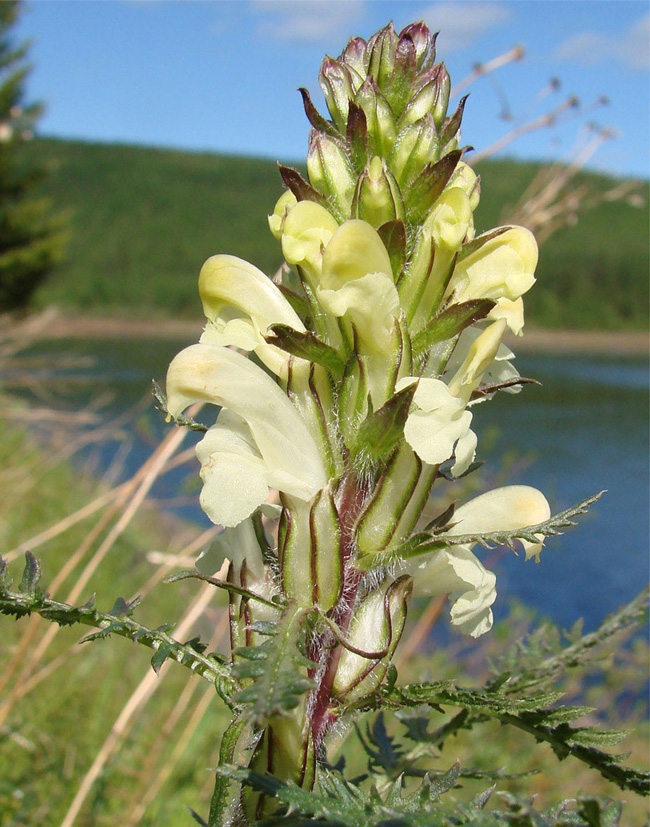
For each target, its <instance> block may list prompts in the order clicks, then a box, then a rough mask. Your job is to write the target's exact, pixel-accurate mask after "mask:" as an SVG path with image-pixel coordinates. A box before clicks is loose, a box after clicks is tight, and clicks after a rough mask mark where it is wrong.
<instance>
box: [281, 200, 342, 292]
mask: <svg viewBox="0 0 650 827" xmlns="http://www.w3.org/2000/svg"><path fill="white" fill-rule="evenodd" d="M338 226H339V225H338V223H337V222H336V220H335V219H334V217H333V216H332V215H331V214H330V213H329V212H328V211H327V210H326V209H325V207H321V205H320V204H315V203H314V202H313V201H299V202H298V203H297V204H296V206H295V207H293V209H291V210H290V211H289V213H288V214H287V217H286V218H285V220H284V222H283V224H282V254H283V255H284V257H285V259H286V260H287V262H288V263H289V264H297V265H299V266H301V267H303V268H305V271H306V273H307V276H308V278H311V279H312V280H315V279H317V278H318V276H319V275H320V271H321V264H322V251H323V248H324V247H325V246H326V245H327V244H328V243H329V240H330V239H331V238H332V235H333V234H334V233H335V232H336V230H337V229H338Z"/></svg>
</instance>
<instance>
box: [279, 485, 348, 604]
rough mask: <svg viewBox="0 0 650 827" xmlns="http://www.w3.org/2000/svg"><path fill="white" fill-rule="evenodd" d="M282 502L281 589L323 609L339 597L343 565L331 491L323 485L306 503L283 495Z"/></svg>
mask: <svg viewBox="0 0 650 827" xmlns="http://www.w3.org/2000/svg"><path fill="white" fill-rule="evenodd" d="M282 504H283V506H284V509H283V511H282V518H281V520H280V528H279V531H278V550H279V555H280V567H281V570H282V586H283V589H284V592H285V594H286V595H287V597H289V598H290V599H291V600H295V601H297V603H298V604H299V605H302V606H312V605H317V606H320V608H321V609H322V610H323V611H324V612H327V611H329V610H330V609H331V608H332V607H333V606H334V605H336V603H337V601H338V599H339V594H340V591H341V584H342V565H343V564H342V561H341V543H340V532H341V528H340V522H339V518H338V514H337V511H336V506H335V505H334V500H333V497H332V492H331V491H330V488H329V486H325V488H322V489H321V490H320V491H318V492H316V494H315V496H314V497H313V498H312V500H311V501H310V502H308V503H306V502H304V501H302V500H299V499H297V498H296V497H287V496H285V495H283V496H282Z"/></svg>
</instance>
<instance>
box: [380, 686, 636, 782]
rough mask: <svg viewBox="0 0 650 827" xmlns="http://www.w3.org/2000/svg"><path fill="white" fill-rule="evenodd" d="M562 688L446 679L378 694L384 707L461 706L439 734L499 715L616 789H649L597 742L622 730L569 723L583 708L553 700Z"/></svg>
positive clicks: (605, 742)
mask: <svg viewBox="0 0 650 827" xmlns="http://www.w3.org/2000/svg"><path fill="white" fill-rule="evenodd" d="M561 695H562V693H558V692H546V693H539V694H537V695H530V696H528V697H523V698H522V697H512V696H509V695H507V694H506V693H504V692H503V691H501V687H499V688H492V689H460V688H458V687H456V686H454V685H453V684H450V683H428V684H410V685H407V686H402V687H394V688H393V689H392V691H391V692H385V691H384V692H382V693H381V695H380V698H381V703H382V705H383V706H385V707H388V708H392V709H401V708H404V707H421V706H422V705H423V704H425V705H427V706H430V707H433V708H434V709H436V710H438V711H443V707H445V706H453V707H458V708H460V709H461V713H459V714H458V715H457V716H456V717H455V718H454V719H452V721H451V722H449V723H448V724H447V725H446V728H445V730H444V732H442V733H441V735H442V736H444V738H441V739H439V742H440V743H441V742H442V741H443V740H444V739H446V738H448V737H449V735H451V734H452V733H453V732H456V731H458V730H459V729H471V728H472V727H474V726H475V725H476V724H478V723H482V722H484V721H488V720H498V721H500V722H501V723H502V724H508V725H510V726H513V727H516V728H517V729H521V730H523V731H525V732H528V733H529V734H530V735H532V736H533V737H534V738H535V740H537V741H545V742H546V743H548V744H549V745H550V746H551V748H552V749H553V752H554V753H555V755H556V756H557V757H558V758H559V759H560V760H562V759H564V758H566V757H568V756H569V755H571V756H573V757H574V758H577V759H578V760H580V761H582V762H583V763H585V764H587V765H588V766H589V767H591V768H592V769H594V770H597V771H598V772H599V773H600V774H601V775H602V776H603V777H604V778H606V779H607V780H608V781H612V782H613V783H614V784H616V785H617V786H618V787H620V789H623V790H632V791H633V792H636V793H639V794H641V795H648V794H650V776H648V774H647V773H643V772H640V771H639V770H636V769H634V768H633V767H626V766H623V765H621V764H619V763H618V761H617V759H616V756H613V755H610V754H609V753H606V752H603V751H602V750H601V749H599V748H598V747H602V746H613V745H614V744H616V743H618V742H619V741H620V740H621V738H623V737H624V735H625V733H620V732H611V731H603V730H599V729H597V728H595V727H572V726H571V722H572V721H574V720H576V719H578V718H580V717H582V716H583V715H585V713H586V712H588V711H589V710H587V709H586V708H585V707H569V706H559V707H556V706H554V704H555V703H556V702H557V700H559V698H560V697H561Z"/></svg>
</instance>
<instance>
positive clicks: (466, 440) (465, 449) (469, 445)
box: [396, 377, 477, 476]
mask: <svg viewBox="0 0 650 827" xmlns="http://www.w3.org/2000/svg"><path fill="white" fill-rule="evenodd" d="M414 381H418V380H416V378H415V377H405V378H404V379H401V380H400V381H399V382H398V383H397V385H396V388H397V390H398V391H399V390H401V389H402V388H405V387H406V386H407V385H409V384H411V383H412V382H414ZM413 408H414V409H413V410H412V411H411V413H410V414H409V416H408V418H407V420H406V424H405V425H404V438H405V439H406V441H407V442H408V444H409V445H410V446H411V448H413V450H414V451H415V453H416V454H417V455H418V456H419V457H420V459H421V460H423V461H424V462H426V463H428V464H429V465H440V463H442V462H445V460H447V459H449V457H451V455H452V454H453V453H455V456H456V460H455V462H454V465H453V467H452V473H453V474H454V475H455V476H458V475H460V474H462V473H464V471H466V470H467V468H468V467H469V465H470V463H471V462H472V460H473V459H474V455H475V452H476V444H477V440H476V435H475V434H474V432H473V431H471V430H470V425H471V422H472V414H471V412H470V411H468V410H466V409H465V403H464V402H463V400H462V399H459V398H457V397H456V396H453V395H452V394H451V393H450V392H449V388H448V387H447V385H446V384H445V383H444V382H443V381H442V380H440V379H430V378H426V377H425V378H421V379H419V381H418V387H417V390H416V391H415V395H414V397H413Z"/></svg>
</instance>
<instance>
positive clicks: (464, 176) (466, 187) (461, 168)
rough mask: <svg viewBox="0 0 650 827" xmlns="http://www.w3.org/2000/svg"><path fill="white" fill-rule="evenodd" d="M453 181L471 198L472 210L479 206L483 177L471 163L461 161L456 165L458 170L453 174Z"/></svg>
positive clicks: (453, 183)
mask: <svg viewBox="0 0 650 827" xmlns="http://www.w3.org/2000/svg"><path fill="white" fill-rule="evenodd" d="M451 183H452V185H453V186H454V187H458V188H459V189H461V190H463V192H464V193H465V194H466V195H467V197H468V198H469V205H470V207H471V210H472V212H474V210H475V209H476V208H477V207H478V202H479V200H480V197H481V179H480V178H479V176H478V175H477V174H476V173H475V172H474V170H473V169H472V168H471V167H470V166H469V164H466V163H464V162H463V161H461V163H460V164H458V166H457V167H456V172H455V173H454V175H453V176H452V179H451Z"/></svg>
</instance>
